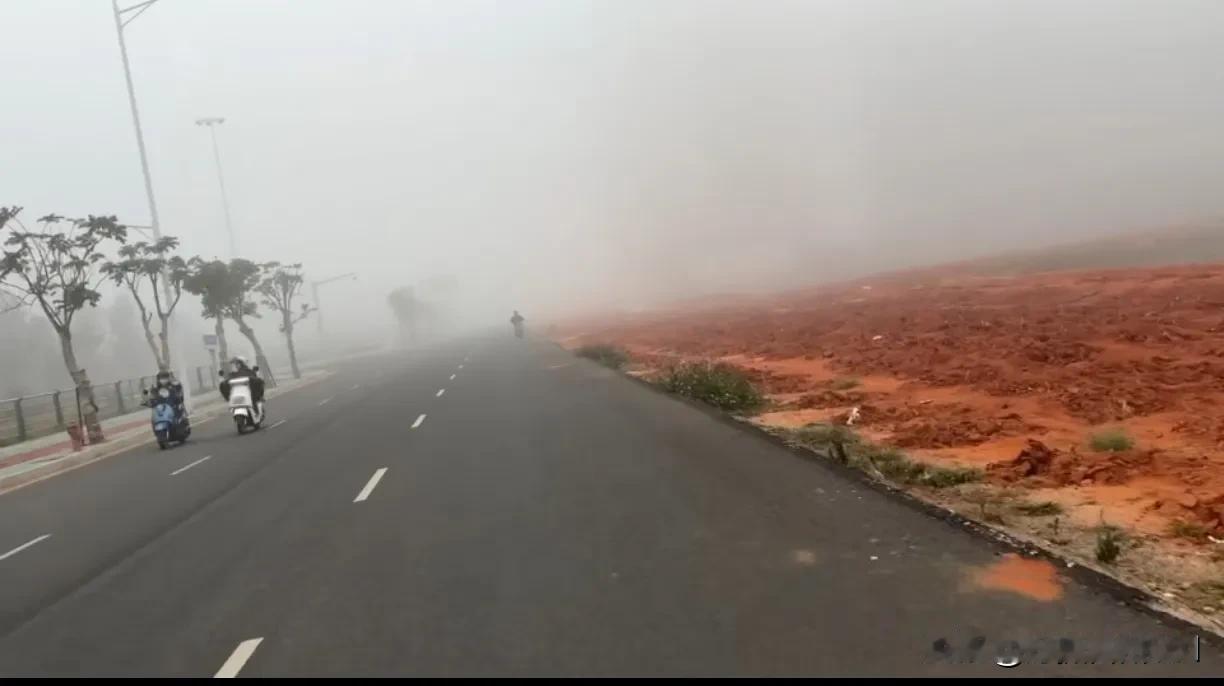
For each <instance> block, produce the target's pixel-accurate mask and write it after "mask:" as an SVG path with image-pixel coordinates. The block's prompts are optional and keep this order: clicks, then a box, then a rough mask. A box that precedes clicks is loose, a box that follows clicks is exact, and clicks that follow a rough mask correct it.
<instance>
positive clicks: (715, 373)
mask: <svg viewBox="0 0 1224 686" xmlns="http://www.w3.org/2000/svg"><path fill="white" fill-rule="evenodd" d="M660 383H661V384H662V386H663V388H664V389H666V390H667V391H668V392H670V393H675V394H677V395H682V396H685V397H686V398H692V399H693V400H700V401H701V402H704V403H706V404H709V405H713V406H714V407H717V408H719V409H722V410H726V411H728V412H738V413H746V412H752V411H755V410H758V409H760V408H761V407H762V406H764V405H765V396H763V395H762V394H761V392H760V391H758V390H757V389H756V387H755V386H753V385H752V382H751V381H749V380H748V377H747V376H745V375H744V373H743V372H742V371H740V370H739V369H737V368H735V367H733V366H732V365H729V364H723V363H709V362H689V363H685V364H681V365H679V366H677V367H673V368H672V369H670V370H668V372H667V373H666V374H665V375H664V376H663V379H662V380H661V382H660Z"/></svg>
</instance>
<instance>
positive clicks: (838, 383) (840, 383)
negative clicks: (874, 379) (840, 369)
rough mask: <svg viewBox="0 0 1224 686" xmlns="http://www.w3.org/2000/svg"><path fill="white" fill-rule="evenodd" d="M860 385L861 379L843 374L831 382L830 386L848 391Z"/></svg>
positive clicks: (836, 389)
mask: <svg viewBox="0 0 1224 686" xmlns="http://www.w3.org/2000/svg"><path fill="white" fill-rule="evenodd" d="M858 385H859V380H858V379H856V378H854V377H852V376H843V377H840V378H837V379H833V380H832V381H830V382H829V388H832V389H833V390H835V391H848V390H850V389H851V388H858Z"/></svg>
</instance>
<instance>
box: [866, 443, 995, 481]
mask: <svg viewBox="0 0 1224 686" xmlns="http://www.w3.org/2000/svg"><path fill="white" fill-rule="evenodd" d="M859 457H860V458H861V459H863V460H866V461H867V462H869V463H870V464H871V465H872V466H874V467H875V468H876V469H877V470H879V472H880V474H882V475H884V476H885V477H886V478H888V479H890V480H892V481H896V482H898V483H903V484H907V485H911V486H929V487H931V488H948V487H951V486H959V485H961V484H967V483H971V482H973V481H977V480H978V479H981V478H982V473H981V472H979V471H978V470H976V469H964V468H960V467H937V466H935V465H930V464H927V463H925V462H919V461H917V460H912V459H910V458H909V457H908V456H907V455H906V454H905V453H903V452H901V451H900V450H897V449H896V448H893V447H890V446H865V449H863V450H861V451H860V452H859Z"/></svg>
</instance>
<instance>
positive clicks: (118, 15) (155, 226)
mask: <svg viewBox="0 0 1224 686" xmlns="http://www.w3.org/2000/svg"><path fill="white" fill-rule="evenodd" d="M156 2H157V0H145V1H144V2H138V3H136V4H135V5H130V6H128V7H124V8H120V7H119V0H111V9H112V10H113V12H114V15H115V35H116V36H118V38H119V56H120V57H122V58H123V78H124V80H125V81H126V82H127V92H128V104H129V105H131V107H132V124H133V126H134V127H135V128H136V148H137V149H138V150H139V151H140V171H141V172H142V173H144V185H145V197H146V198H147V199H148V201H149V222H150V224H149V230H150V232H151V233H152V234H153V240H154V241H158V240H161V237H162V232H161V219H160V218H159V217H158V215H157V199H156V198H155V197H154V196H153V175H152V174H151V173H149V155H148V153H146V152H145V142H144V131H143V130H142V129H141V128H140V109H139V108H138V107H136V87H135V86H134V85H133V84H132V65H131V63H130V62H128V54H127V40H125V38H124V35H123V30H124V29H125V28H127V25H128V24H131V23H132V22H133V21H135V20H136V18H137V17H139V16H140V15H142V14H144V13H145V10H147V9H149V8H150V7H152V6H153V4H154V3H156ZM161 281H162V294H163V295H164V297H165V301H166V302H167V303H170V302H174V300H173V297H172V294H171V293H170V280H169V279H168V278H166V274H164V273H163V274H162V280H161ZM173 330H174V331H178V327H177V326H175V327H173ZM175 339H176V343H178V342H181V339H182V336H175ZM174 347H175V348H177V349H178V351H179V363H180V369H179V380H180V381H184V382H185V385H184V386H183V403H184V404H185V405H186V406H187V407H191V381H190V379H189V378H188V376H187V367H186V358H185V357H184V353H185V351H186V348H184V347H183V346H181V345H175V346H174Z"/></svg>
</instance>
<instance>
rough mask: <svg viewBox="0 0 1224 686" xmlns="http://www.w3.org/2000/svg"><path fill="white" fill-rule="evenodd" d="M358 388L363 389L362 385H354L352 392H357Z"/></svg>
mask: <svg viewBox="0 0 1224 686" xmlns="http://www.w3.org/2000/svg"><path fill="white" fill-rule="evenodd" d="M358 388H361V384H356V385H354V386H353V387H352V388H351V389H350V390H354V391H355V390H357V389H358Z"/></svg>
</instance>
